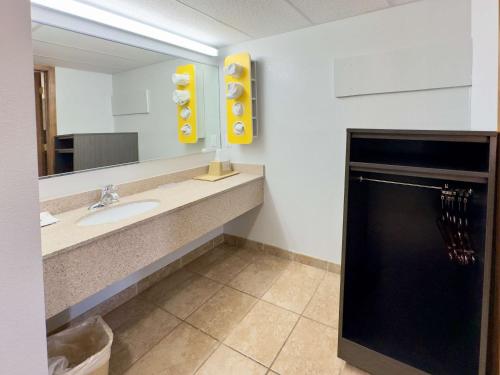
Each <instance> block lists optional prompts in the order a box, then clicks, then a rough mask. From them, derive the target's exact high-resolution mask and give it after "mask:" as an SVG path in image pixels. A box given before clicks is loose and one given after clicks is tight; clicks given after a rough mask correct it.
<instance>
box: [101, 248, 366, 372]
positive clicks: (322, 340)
mask: <svg viewBox="0 0 500 375" xmlns="http://www.w3.org/2000/svg"><path fill="white" fill-rule="evenodd" d="M339 288H340V277H339V275H338V274H335V273H330V272H325V271H323V270H320V269H318V268H314V267H311V266H307V265H303V264H300V263H296V262H292V261H289V260H286V259H282V258H278V257H274V256H272V255H268V254H264V253H262V252H256V251H253V250H248V249H239V248H236V247H231V246H228V245H226V244H223V245H220V246H219V247H217V248H215V249H214V250H212V251H210V252H209V253H206V254H204V255H203V256H202V257H200V258H198V259H196V260H195V261H194V262H192V263H190V264H188V265H187V266H186V267H184V268H182V269H180V270H179V271H177V272H175V273H174V274H172V275H170V276H169V277H167V278H165V279H163V280H161V281H160V282H158V283H157V284H155V285H153V286H152V287H151V288H150V289H148V290H146V291H145V292H143V293H142V294H140V295H139V296H137V297H135V298H134V299H132V300H130V301H129V302H127V303H125V304H124V305H122V306H120V307H118V308H117V309H115V310H113V311H112V312H110V313H109V314H108V315H106V316H105V320H106V321H107V322H108V324H109V325H110V326H111V328H112V329H113V331H114V334H115V339H114V343H113V347H112V354H111V361H110V373H111V375H119V374H126V375H153V374H154V375H157V374H158V375H163V374H165V375H183V374H203V375H226V374H228V375H229V374H230V375H233V374H237V375H245V374H282V375H288V374H300V375H305V374H318V375H320V374H325V375H326V374H328V375H330V374H331V375H362V374H366V373H364V372H362V371H360V370H358V369H355V368H353V367H351V366H349V365H347V364H345V363H344V361H342V360H341V359H339V358H337V355H336V352H337V325H338V308H339Z"/></svg>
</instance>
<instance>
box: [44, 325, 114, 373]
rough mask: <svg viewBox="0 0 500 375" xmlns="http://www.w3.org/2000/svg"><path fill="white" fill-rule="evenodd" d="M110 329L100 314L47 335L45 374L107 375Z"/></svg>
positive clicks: (111, 338)
mask: <svg viewBox="0 0 500 375" xmlns="http://www.w3.org/2000/svg"><path fill="white" fill-rule="evenodd" d="M112 343H113V332H112V331H111V328H109V326H108V325H107V324H106V322H105V321H104V320H103V319H102V318H101V317H100V316H93V317H91V318H89V319H87V320H85V321H84V322H83V323H81V324H78V325H76V326H74V327H70V328H67V329H65V330H64V331H61V332H58V333H56V334H55V335H52V336H50V337H49V338H48V339H47V352H48V357H49V375H63V374H64V375H108V370H109V358H110V356H111V344H112Z"/></svg>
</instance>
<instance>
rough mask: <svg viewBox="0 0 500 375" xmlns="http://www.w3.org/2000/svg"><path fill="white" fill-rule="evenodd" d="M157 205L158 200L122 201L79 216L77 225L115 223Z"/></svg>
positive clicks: (158, 203)
mask: <svg viewBox="0 0 500 375" xmlns="http://www.w3.org/2000/svg"><path fill="white" fill-rule="evenodd" d="M159 205H160V201H157V200H148V201H139V202H130V203H124V204H120V205H118V206H112V207H108V208H98V209H96V211H95V212H94V213H91V214H90V215H87V216H84V217H83V218H81V219H80V220H79V221H78V223H77V225H79V226H89V225H98V224H110V223H116V222H117V221H120V220H123V219H128V218H129V217H132V216H135V215H139V214H142V213H144V212H148V211H151V210H153V209H155V208H156V207H158V206H159Z"/></svg>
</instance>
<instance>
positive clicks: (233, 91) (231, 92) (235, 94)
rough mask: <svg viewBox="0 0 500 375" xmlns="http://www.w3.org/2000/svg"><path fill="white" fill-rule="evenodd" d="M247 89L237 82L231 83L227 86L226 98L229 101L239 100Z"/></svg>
mask: <svg viewBox="0 0 500 375" xmlns="http://www.w3.org/2000/svg"><path fill="white" fill-rule="evenodd" d="M243 91H245V89H244V88H243V86H242V85H240V84H239V83H236V82H230V83H228V84H227V91H226V97H227V98H228V99H238V98H239V97H240V96H241V95H242V94H243Z"/></svg>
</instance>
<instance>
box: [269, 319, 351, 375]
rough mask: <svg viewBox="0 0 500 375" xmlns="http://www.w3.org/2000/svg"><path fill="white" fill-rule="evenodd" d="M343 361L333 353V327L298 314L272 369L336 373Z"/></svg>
mask: <svg viewBox="0 0 500 375" xmlns="http://www.w3.org/2000/svg"><path fill="white" fill-rule="evenodd" d="M343 365H344V361H343V360H341V359H340V358H338V357H337V330H336V329H334V328H331V327H327V326H325V325H323V324H320V323H317V322H314V321H312V320H310V319H307V318H300V320H299V322H298V324H297V326H296V327H295V329H294V330H293V332H292V334H291V335H290V337H289V339H288V340H287V342H286V344H285V346H284V347H283V349H282V350H281V352H280V354H279V356H278V358H277V359H276V361H275V362H274V364H273V366H272V369H273V370H274V371H276V372H278V373H279V374H286V375H307V374H311V375H312V374H314V375H338V374H339V373H340V370H341V369H342V367H343Z"/></svg>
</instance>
